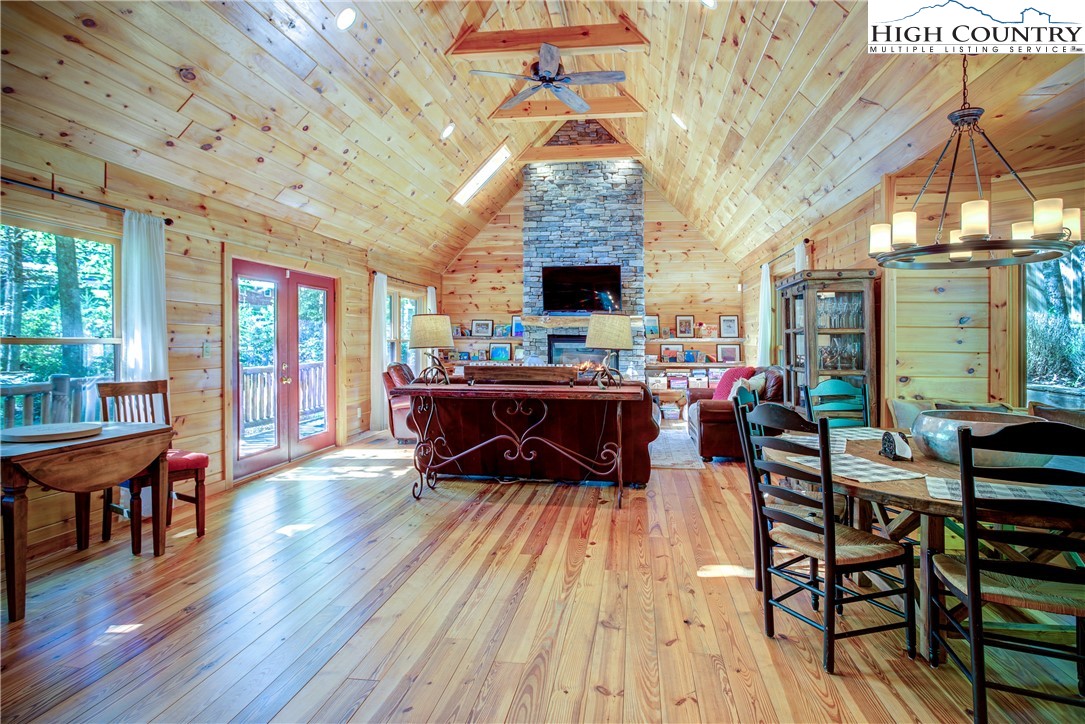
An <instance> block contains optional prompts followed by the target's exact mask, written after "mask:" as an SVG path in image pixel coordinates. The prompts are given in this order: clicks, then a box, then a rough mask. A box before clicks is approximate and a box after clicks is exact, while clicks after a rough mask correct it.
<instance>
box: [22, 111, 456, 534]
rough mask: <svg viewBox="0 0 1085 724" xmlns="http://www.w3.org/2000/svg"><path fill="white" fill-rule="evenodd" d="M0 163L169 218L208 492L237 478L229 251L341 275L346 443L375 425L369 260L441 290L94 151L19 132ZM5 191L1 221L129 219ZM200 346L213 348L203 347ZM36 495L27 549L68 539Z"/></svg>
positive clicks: (81, 223) (56, 500) (171, 294)
mask: <svg viewBox="0 0 1085 724" xmlns="http://www.w3.org/2000/svg"><path fill="white" fill-rule="evenodd" d="M16 136H18V138H16ZM2 171H3V175H4V176H5V177H7V178H12V179H15V180H18V181H24V182H26V183H31V184H35V185H38V186H42V187H46V188H52V189H55V190H63V191H65V192H67V193H72V194H76V195H80V196H83V197H86V198H88V199H94V200H99V201H104V202H106V203H110V204H113V205H117V206H121V207H125V208H132V209H134V210H137V211H142V212H145V213H149V214H153V215H156V216H161V217H167V218H169V219H171V220H172V221H173V223H172V225H169V226H167V227H166V315H167V324H168V332H169V369H170V393H171V410H172V412H173V414H174V420H173V424H174V427H175V429H176V430H177V440H176V445H177V446H179V447H183V448H186V449H192V450H199V451H201V452H206V453H208V454H209V455H210V457H211V465H210V468H209V470H208V473H207V485H208V489H209V491H211V492H218V491H221V490H224V489H226V488H227V487H229V486H230V485H231V484H232V480H230V479H229V476H228V468H229V466H228V464H227V457H228V451H227V450H226V438H227V435H226V430H227V427H228V425H229V421H228V420H227V414H226V405H225V404H224V394H225V393H224V389H225V385H226V382H225V378H226V375H225V371H226V368H225V366H224V360H223V348H224V345H223V342H224V320H226V319H228V318H229V314H227V313H226V312H227V311H228V310H224V308H223V301H224V299H227V298H228V297H229V295H228V294H226V291H228V290H224V288H223V285H224V280H228V278H229V276H228V274H229V272H228V270H226V269H224V266H223V264H224V259H227V258H246V259H252V260H255V261H261V262H266V263H271V264H278V265H280V266H286V267H290V268H295V269H299V270H305V271H310V272H312V273H314V274H323V275H326V276H331V277H335V278H336V279H337V282H338V284H337V307H338V309H337V321H338V324H339V348H338V355H337V357H338V370H339V388H338V411H337V414H338V420H339V427H340V433H341V434H340V439H341V440H348V439H351V438H354V437H357V436H358V435H359V434H360V433H361V432H363V431H365V430H368V428H369V412H370V394H369V366H370V365H369V341H368V340H369V308H370V299H369V279H370V268H371V266H372V267H373V268H378V269H380V270H381V271H385V272H387V273H388V274H389V275H393V276H397V277H400V278H404V279H408V280H414V281H417V283H419V284H423V285H425V284H432V285H436V286H438V287H439V286H440V278H439V276H437V275H436V274H433V273H432V272H425V271H424V270H422V269H420V268H419V267H417V266H416V265H414V264H412V263H410V262H408V261H404V260H400V259H398V258H396V257H391V256H387V255H382V254H374V255H373V258H369V256H368V254H367V250H366V249H365V248H364V246H362V244H364V240H358V241H359V246H352V245H349V244H345V243H343V242H340V241H336V240H333V239H329V238H327V237H323V236H320V235H318V234H315V233H312V232H309V231H306V230H304V229H299V228H297V227H293V226H291V225H289V224H286V223H284V222H281V221H272V220H269V219H267V218H266V217H263V216H261V215H259V214H254V213H250V212H248V211H246V210H244V209H241V208H238V207H235V206H232V205H230V204H226V203H223V202H221V201H218V200H216V199H213V198H210V197H205V196H202V195H200V194H198V193H195V192H191V191H187V190H185V189H183V188H180V187H175V186H169V185H166V184H163V183H162V182H159V181H156V180H154V179H152V178H150V177H147V176H143V175H141V174H138V173H135V172H133V171H129V170H125V169H120V168H116V167H113V166H109V167H108V169H107V166H106V164H105V163H104V162H102V161H100V160H98V159H94V158H91V157H89V156H85V155H83V154H81V153H79V152H77V151H73V150H70V149H66V148H62V147H59V146H55V145H53V144H49V143H46V142H44V141H40V140H38V139H35V138H32V137H29V136H23V135H21V134H18V132H15V131H10V130H5V133H4V143H3V168H2ZM107 171H108V173H107ZM2 193H3V197H2V200H3V215H4V223H10V224H14V225H18V224H19V223H20V221H25V220H26V219H32V220H37V221H39V222H45V223H57V224H63V225H65V226H68V227H69V228H71V227H74V228H75V229H82V230H85V231H86V233H87V234H88V235H95V234H96V235H104V236H109V237H113V238H119V237H120V235H121V223H122V219H121V215H120V214H119V213H117V212H114V211H107V210H103V209H102V208H100V207H97V206H93V205H90V204H84V203H80V202H77V201H64V200H62V197H55V198H54V197H52V196H50V195H47V194H43V193H40V192H36V191H30V190H26V189H23V188H21V187H18V186H14V185H9V184H5V185H4V186H3V189H2ZM226 283H228V281H227V282H226ZM205 342H206V343H207V344H208V347H209V354H207V355H204V354H203V345H204V343H205ZM32 497H33V502H31V504H30V516H31V518H30V544H31V550H32V552H34V553H42V552H46V551H49V550H54V549H57V548H60V547H63V546H66V545H70V544H71V543H73V542H74V528H73V524H72V516H73V514H74V503H73V502H72V498H71V496H70V495H66V494H61V493H46V492H43V491H40V490H39V491H37V492H35V493H33V494H32ZM96 497H97V498H98V499H96V501H95V504H96V505H100V502H99V501H100V497H98V496H96ZM93 519H94V520H99V519H100V518H98V517H94V518H93Z"/></svg>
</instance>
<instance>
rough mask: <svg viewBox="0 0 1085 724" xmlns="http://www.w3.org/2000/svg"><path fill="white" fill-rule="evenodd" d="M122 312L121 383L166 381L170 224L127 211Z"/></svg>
mask: <svg viewBox="0 0 1085 724" xmlns="http://www.w3.org/2000/svg"><path fill="white" fill-rule="evenodd" d="M120 314H121V345H122V357H123V359H122V360H121V364H120V376H121V379H122V380H131V381H135V380H164V379H167V378H168V377H169V342H168V337H167V334H166V225H165V222H164V221H163V220H162V219H158V218H155V217H153V216H148V215H147V214H141V213H139V212H137V211H125V212H124V236H123V237H122V238H121V309H120Z"/></svg>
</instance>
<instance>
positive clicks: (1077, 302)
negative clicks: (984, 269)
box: [1025, 246, 1085, 409]
mask: <svg viewBox="0 0 1085 724" xmlns="http://www.w3.org/2000/svg"><path fill="white" fill-rule="evenodd" d="M1083 281H1085V247H1082V246H1077V247H1075V248H1074V251H1073V253H1071V254H1070V255H1068V256H1066V257H1063V258H1062V259H1055V260H1053V261H1048V262H1040V263H1036V264H1028V265H1026V266H1025V383H1026V401H1028V402H1043V403H1045V404H1049V405H1054V406H1056V407H1069V408H1075V409H1078V408H1082V407H1085V287H1083Z"/></svg>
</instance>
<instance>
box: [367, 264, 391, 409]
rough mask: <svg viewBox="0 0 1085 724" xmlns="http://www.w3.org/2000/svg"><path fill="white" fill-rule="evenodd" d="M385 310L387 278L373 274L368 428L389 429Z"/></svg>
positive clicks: (386, 304) (385, 275)
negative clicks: (385, 378)
mask: <svg viewBox="0 0 1085 724" xmlns="http://www.w3.org/2000/svg"><path fill="white" fill-rule="evenodd" d="M387 307H388V275H387V274H381V273H380V272H377V273H376V274H374V275H373V305H372V310H371V312H372V316H371V318H370V320H369V396H370V398H371V399H370V407H371V411H370V413H369V429H370V430H385V429H387V428H388V396H387V395H385V394H384V379H383V378H382V377H381V373H382V372H384V370H385V369H387V367H388V359H387V354H388V340H387V338H386V337H385V328H384V318H385V315H386V314H387Z"/></svg>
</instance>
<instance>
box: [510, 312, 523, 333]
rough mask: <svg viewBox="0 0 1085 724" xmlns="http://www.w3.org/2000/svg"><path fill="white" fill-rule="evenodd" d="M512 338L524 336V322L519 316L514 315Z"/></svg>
mask: <svg viewBox="0 0 1085 724" xmlns="http://www.w3.org/2000/svg"><path fill="white" fill-rule="evenodd" d="M512 336H513V337H523V336H524V320H523V318H522V317H521V316H520V315H519V314H514V315H512Z"/></svg>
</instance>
